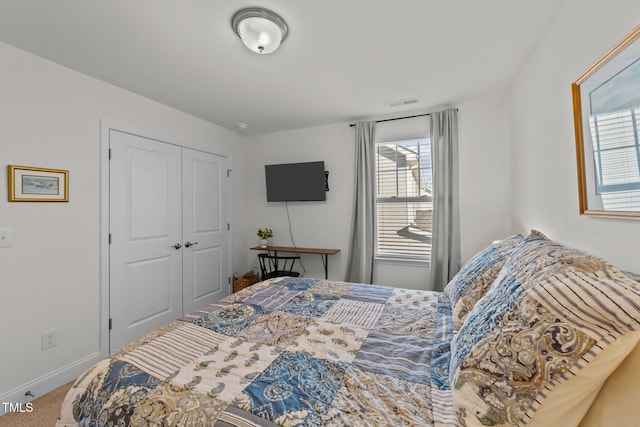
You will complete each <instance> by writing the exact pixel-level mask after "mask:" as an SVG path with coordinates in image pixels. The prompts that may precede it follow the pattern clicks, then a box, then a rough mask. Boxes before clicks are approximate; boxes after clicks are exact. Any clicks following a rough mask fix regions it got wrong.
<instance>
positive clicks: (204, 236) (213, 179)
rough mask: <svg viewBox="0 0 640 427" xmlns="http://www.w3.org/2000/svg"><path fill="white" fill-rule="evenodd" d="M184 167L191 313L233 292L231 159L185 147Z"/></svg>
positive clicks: (186, 297) (186, 289)
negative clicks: (230, 282) (230, 268)
mask: <svg viewBox="0 0 640 427" xmlns="http://www.w3.org/2000/svg"><path fill="white" fill-rule="evenodd" d="M182 170H183V181H182V184H183V190H182V200H183V228H182V232H183V240H184V242H185V249H184V252H183V269H184V271H183V311H184V312H185V313H189V312H191V311H194V310H196V309H198V308H200V307H202V306H204V305H206V304H210V303H212V302H215V301H217V300H218V299H220V298H222V297H224V296H226V295H227V294H228V292H229V291H228V290H229V287H228V277H229V271H228V262H227V261H226V257H227V256H228V255H227V254H228V249H227V236H228V229H227V220H228V219H227V178H226V173H227V159H226V158H224V157H221V156H216V155H214V154H210V153H204V152H201V151H196V150H191V149H186V148H183V152H182ZM187 242H189V243H190V244H193V245H191V246H190V245H188V244H187ZM194 243H195V244H194ZM186 246H189V247H186Z"/></svg>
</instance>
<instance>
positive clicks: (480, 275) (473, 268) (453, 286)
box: [444, 234, 524, 328]
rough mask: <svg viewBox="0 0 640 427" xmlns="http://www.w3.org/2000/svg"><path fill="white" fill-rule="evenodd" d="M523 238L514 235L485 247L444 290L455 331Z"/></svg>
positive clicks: (520, 235) (519, 235)
mask: <svg viewBox="0 0 640 427" xmlns="http://www.w3.org/2000/svg"><path fill="white" fill-rule="evenodd" d="M523 239H524V236H523V235H522V234H516V235H513V236H511V237H507V238H506V239H503V240H500V241H499V242H496V243H494V244H492V245H490V246H487V247H486V248H485V249H483V250H482V251H480V252H478V253H477V254H475V255H474V256H473V257H472V258H471V259H470V260H469V261H467V262H466V263H465V264H464V265H463V266H462V268H461V269H460V271H459V272H458V274H456V275H455V276H454V278H453V279H451V281H450V282H449V283H448V284H447V287H446V288H445V290H444V291H445V292H446V293H447V296H448V297H449V300H450V301H451V308H452V309H453V323H454V324H455V325H456V328H460V327H461V326H462V324H463V323H464V321H465V319H466V318H467V316H468V315H469V312H470V311H471V309H472V308H473V306H474V305H476V303H477V302H478V301H479V300H480V298H482V297H483V296H484V295H485V294H486V293H487V291H488V290H489V287H490V286H491V284H492V283H493V281H494V280H496V277H498V273H499V272H500V269H501V268H502V265H503V264H504V262H505V260H506V259H507V257H508V256H509V254H510V253H511V252H512V251H513V250H514V249H515V248H516V246H518V245H519V244H520V243H522V240H523Z"/></svg>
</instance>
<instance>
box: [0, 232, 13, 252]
mask: <svg viewBox="0 0 640 427" xmlns="http://www.w3.org/2000/svg"><path fill="white" fill-rule="evenodd" d="M10 246H13V228H11V227H0V248H8V247H10Z"/></svg>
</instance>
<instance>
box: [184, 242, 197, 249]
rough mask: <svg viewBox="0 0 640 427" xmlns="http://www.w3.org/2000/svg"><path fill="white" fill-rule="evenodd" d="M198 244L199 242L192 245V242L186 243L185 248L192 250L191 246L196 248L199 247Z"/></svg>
mask: <svg viewBox="0 0 640 427" xmlns="http://www.w3.org/2000/svg"><path fill="white" fill-rule="evenodd" d="M197 244H198V242H193V243H191V242H186V243H185V244H184V247H185V248H190V247H191V246H195V245H197Z"/></svg>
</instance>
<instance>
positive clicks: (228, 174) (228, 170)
mask: <svg viewBox="0 0 640 427" xmlns="http://www.w3.org/2000/svg"><path fill="white" fill-rule="evenodd" d="M231 171H232V169H227V178H230V177H231Z"/></svg>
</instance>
